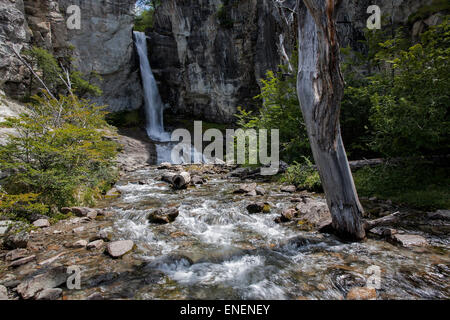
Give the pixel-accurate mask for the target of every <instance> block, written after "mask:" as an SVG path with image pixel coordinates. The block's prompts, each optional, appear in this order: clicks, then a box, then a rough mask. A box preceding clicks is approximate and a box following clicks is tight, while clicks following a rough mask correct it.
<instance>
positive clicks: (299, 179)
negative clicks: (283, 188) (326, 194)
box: [281, 157, 323, 192]
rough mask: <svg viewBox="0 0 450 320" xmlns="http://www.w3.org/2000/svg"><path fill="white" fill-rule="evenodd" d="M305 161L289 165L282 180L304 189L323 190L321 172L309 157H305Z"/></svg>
mask: <svg viewBox="0 0 450 320" xmlns="http://www.w3.org/2000/svg"><path fill="white" fill-rule="evenodd" d="M303 161H304V162H303V163H298V162H294V164H293V165H291V166H289V168H288V169H287V170H286V172H285V173H284V175H283V176H282V177H281V182H287V183H289V184H293V185H295V186H296V187H297V188H299V189H303V190H308V191H312V192H322V191H323V189H322V183H321V181H320V176H319V172H318V171H317V170H316V169H315V168H314V166H313V164H312V162H311V161H310V160H309V159H308V158H306V157H303Z"/></svg>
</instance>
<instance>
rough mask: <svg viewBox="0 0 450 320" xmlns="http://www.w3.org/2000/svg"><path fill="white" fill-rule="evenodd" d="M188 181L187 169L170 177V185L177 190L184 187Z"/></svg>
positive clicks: (189, 179) (189, 180)
mask: <svg viewBox="0 0 450 320" xmlns="http://www.w3.org/2000/svg"><path fill="white" fill-rule="evenodd" d="M190 183H191V175H190V173H189V172H187V171H183V172H180V173H178V174H175V175H174V176H173V178H172V187H173V188H174V189H177V190H180V189H186V188H187V187H188V185H189V184H190Z"/></svg>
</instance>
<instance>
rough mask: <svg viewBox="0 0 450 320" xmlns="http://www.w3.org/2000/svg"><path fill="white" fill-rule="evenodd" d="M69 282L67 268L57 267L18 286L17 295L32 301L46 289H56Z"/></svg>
mask: <svg viewBox="0 0 450 320" xmlns="http://www.w3.org/2000/svg"><path fill="white" fill-rule="evenodd" d="M66 280H67V274H66V268H65V267H63V266H59V267H55V268H53V269H50V270H48V271H47V272H45V273H42V274H38V275H36V276H33V277H31V278H28V279H27V280H25V281H23V282H22V283H21V284H19V285H18V286H17V293H18V294H20V296H21V297H22V298H23V299H31V298H33V297H34V296H35V295H36V294H37V293H38V292H40V291H42V290H44V289H51V288H56V287H58V286H60V285H62V284H63V283H65V282H66Z"/></svg>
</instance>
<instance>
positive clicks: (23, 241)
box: [3, 231, 30, 249]
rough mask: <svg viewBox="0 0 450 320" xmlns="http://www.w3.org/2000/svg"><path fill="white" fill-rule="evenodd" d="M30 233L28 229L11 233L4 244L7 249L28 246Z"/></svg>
mask: <svg viewBox="0 0 450 320" xmlns="http://www.w3.org/2000/svg"><path fill="white" fill-rule="evenodd" d="M29 240H30V235H29V234H28V232H26V231H20V232H17V233H11V232H10V233H9V234H8V235H7V236H6V238H5V239H4V241H3V246H4V247H6V248H7V249H17V248H26V247H27V245H28V241H29Z"/></svg>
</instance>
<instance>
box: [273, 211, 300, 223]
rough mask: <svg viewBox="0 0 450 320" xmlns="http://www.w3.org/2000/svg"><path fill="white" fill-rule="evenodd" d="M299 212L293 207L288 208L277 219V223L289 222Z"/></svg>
mask: <svg viewBox="0 0 450 320" xmlns="http://www.w3.org/2000/svg"><path fill="white" fill-rule="evenodd" d="M296 214H297V210H295V209H293V208H291V209H286V210H284V211H283V212H282V213H281V216H279V217H277V218H276V219H275V222H276V223H282V222H288V221H291V220H292V219H294V218H295V215H296Z"/></svg>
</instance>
